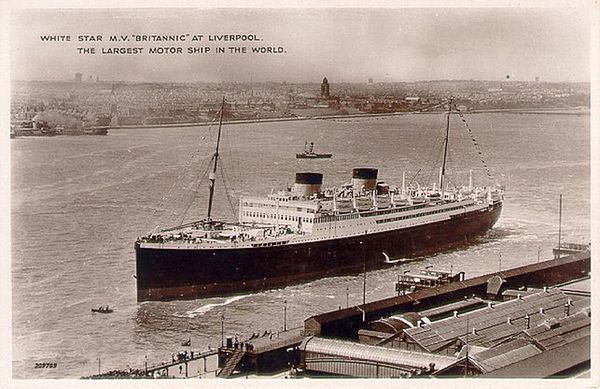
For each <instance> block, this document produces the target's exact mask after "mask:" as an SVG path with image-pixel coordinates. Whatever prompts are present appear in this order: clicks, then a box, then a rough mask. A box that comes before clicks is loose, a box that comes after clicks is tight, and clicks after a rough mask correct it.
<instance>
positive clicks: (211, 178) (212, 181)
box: [206, 96, 225, 222]
mask: <svg viewBox="0 0 600 389" xmlns="http://www.w3.org/2000/svg"><path fill="white" fill-rule="evenodd" d="M223 111H225V96H223V103H222V104H221V115H220V116H219V132H218V134H217V148H216V150H215V154H214V155H213V159H214V161H215V163H214V165H213V171H212V172H211V173H210V174H209V176H208V180H209V184H208V213H207V216H206V220H207V221H208V222H210V221H211V218H210V214H211V211H212V203H213V196H214V194H215V176H216V174H217V162H218V160H219V143H220V142H221V127H222V125H223Z"/></svg>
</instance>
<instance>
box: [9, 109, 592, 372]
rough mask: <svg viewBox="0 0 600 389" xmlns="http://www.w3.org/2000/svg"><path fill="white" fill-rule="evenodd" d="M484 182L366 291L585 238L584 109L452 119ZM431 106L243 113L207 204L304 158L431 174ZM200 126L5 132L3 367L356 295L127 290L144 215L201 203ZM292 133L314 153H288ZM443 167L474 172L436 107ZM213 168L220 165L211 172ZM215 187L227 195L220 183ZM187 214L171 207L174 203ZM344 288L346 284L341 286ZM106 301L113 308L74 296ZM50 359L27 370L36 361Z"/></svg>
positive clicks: (243, 327) (302, 310)
mask: <svg viewBox="0 0 600 389" xmlns="http://www.w3.org/2000/svg"><path fill="white" fill-rule="evenodd" d="M466 120H467V123H468V125H469V128H471V130H472V134H473V136H474V138H475V140H476V141H477V143H478V144H479V146H480V147H481V150H482V156H483V160H484V161H485V163H486V164H487V166H489V168H490V174H491V175H492V176H493V179H494V180H495V181H497V182H498V183H500V184H502V185H504V186H505V188H506V193H505V204H504V209H503V213H502V216H501V218H500V220H499V222H498V223H497V224H496V226H495V228H494V229H493V230H491V231H490V232H489V233H488V234H486V235H485V236H483V237H481V239H480V240H479V241H478V242H476V243H475V244H473V245H471V246H469V247H467V248H463V249H460V250H454V251H449V252H443V253H439V254H437V255H434V256H430V257H425V258H422V259H421V260H419V261H416V262H411V263H408V264H400V265H397V266H395V267H392V268H388V269H385V270H379V271H374V272H370V273H369V274H368V277H367V300H368V301H372V300H376V299H380V298H384V297H389V296H392V295H393V294H394V281H395V280H396V278H397V275H398V274H400V273H402V272H403V271H405V270H407V269H414V270H419V269H422V268H424V267H425V266H429V265H432V266H433V268H434V269H439V270H450V266H452V268H453V270H454V271H459V270H460V271H465V272H466V274H467V277H474V276H477V275H481V274H484V273H488V272H492V271H497V270H498V268H500V267H501V268H509V267H515V266H519V265H523V264H527V263H533V262H536V261H537V260H538V256H540V257H541V258H542V259H548V258H550V257H551V249H552V247H553V246H554V245H555V244H556V242H557V239H558V218H559V194H562V195H563V224H562V230H563V237H564V238H563V239H564V240H565V241H571V242H576V243H584V242H585V243H587V242H589V239H590V194H589V193H590V152H589V150H590V128H589V116H568V115H546V114H544V115H541V114H540V115H529V114H522V115H520V114H507V113H504V114H477V115H468V116H467V117H466ZM444 126H445V119H444V116H443V115H442V114H425V115H404V116H393V117H392V116H390V117H379V118H373V117H372V118H347V119H337V120H327V121H326V120H312V121H294V122H279V123H260V124H259V123H253V124H239V125H231V126H225V127H224V128H223V139H222V140H223V143H222V149H221V150H222V155H221V156H222V161H221V162H220V165H219V173H220V174H219V175H218V176H217V179H218V183H217V191H216V203H215V213H214V215H215V216H216V217H219V218H223V219H232V218H233V212H232V211H233V210H235V209H236V208H237V200H238V198H239V196H240V195H250V194H253V195H263V194H264V195H266V194H268V193H269V192H270V191H271V190H272V189H277V188H282V187H285V186H286V185H291V184H292V183H293V180H294V174H295V173H296V172H300V171H318V172H322V173H323V174H324V186H333V185H337V184H341V183H343V182H346V181H348V180H349V179H350V177H351V172H352V168H353V167H376V168H378V169H379V177H380V178H383V179H385V180H386V181H387V182H388V183H392V184H397V185H400V184H401V179H402V172H403V171H405V172H406V177H407V178H406V179H407V181H409V180H411V179H413V177H415V178H414V179H415V181H419V182H421V183H425V182H433V181H435V180H436V179H437V174H438V171H439V164H440V161H441V155H442V144H443V133H444ZM215 134H216V128H215V127H185V128H155V129H127V130H112V131H111V132H110V133H109V135H108V136H80V137H68V136H60V137H52V138H41V137H40V138H21V139H14V140H11V157H12V177H11V179H12V187H11V194H12V195H11V201H12V209H11V223H12V224H11V233H12V248H11V250H12V251H11V252H12V265H11V266H12V302H13V318H12V322H13V335H12V339H13V344H12V347H13V348H12V351H13V357H12V359H13V376H14V377H15V378H78V377H80V376H84V375H90V374H94V373H96V372H97V371H98V361H99V360H100V361H101V369H102V370H103V371H106V370H111V369H117V368H126V367H127V366H130V367H133V368H141V367H142V366H143V365H144V361H145V358H147V360H148V363H149V364H153V363H154V362H159V361H162V360H167V359H170V357H171V354H172V353H173V352H177V351H179V350H181V349H182V347H181V346H180V344H181V342H182V341H184V340H187V339H188V338H191V341H192V348H193V349H195V350H201V349H206V347H207V346H208V345H209V344H210V345H212V346H217V345H218V344H219V343H220V339H221V315H222V314H223V315H224V318H225V320H224V329H225V333H226V334H238V336H240V337H243V336H244V335H246V334H251V333H253V332H264V331H265V330H273V331H277V330H281V329H282V328H283V312H284V301H287V312H286V313H287V323H286V324H287V327H288V328H292V327H298V326H301V325H302V323H303V320H304V319H306V318H307V317H309V316H311V315H313V314H316V313H320V312H325V311H328V310H332V309H338V307H340V306H341V307H345V306H346V304H347V303H349V304H350V305H355V304H359V303H361V301H362V276H358V275H357V276H346V277H335V278H328V279H321V280H318V281H314V282H310V283H305V284H301V285H294V286H290V287H287V288H283V289H277V290H268V291H264V292H260V293H254V294H248V295H241V296H233V297H215V298H209V299H199V300H190V301H174V302H146V303H137V302H136V291H135V279H134V277H133V276H134V273H135V253H134V249H133V242H134V241H135V239H136V237H137V236H140V235H143V234H146V233H148V232H150V231H152V230H153V229H154V228H155V227H156V226H157V225H160V226H167V225H170V224H174V223H178V222H180V221H181V220H192V219H195V218H202V217H204V216H205V209H206V202H207V197H208V196H207V192H208V190H207V181H206V179H201V178H202V177H203V175H204V173H205V172H206V170H207V168H208V164H209V160H210V155H211V153H212V152H214V150H213V148H214V142H213V140H214V138H215ZM305 140H308V141H313V142H315V151H317V152H330V153H333V154H334V156H333V158H332V159H330V160H297V159H295V156H294V154H295V153H296V152H300V151H301V150H302V148H303V146H304V142H305ZM448 166H449V168H448V170H449V180H450V182H451V183H454V184H456V185H462V184H467V182H468V171H469V168H472V169H473V170H474V172H473V175H474V181H475V183H476V184H482V185H488V184H489V182H490V181H487V180H486V177H487V175H486V174H485V172H484V170H483V167H482V166H483V165H482V161H481V158H480V157H479V154H478V153H477V150H476V149H475V148H474V146H473V140H472V139H471V136H470V135H469V132H468V131H467V129H466V128H465V127H464V125H463V123H462V122H461V121H460V120H459V118H458V117H453V118H452V130H451V132H450V146H449V163H448ZM223 177H224V178H223ZM226 193H229V195H227V194H226ZM186 210H187V213H185V215H187V216H182V215H183V214H184V211H186ZM347 291H348V292H347ZM107 304H110V306H111V307H113V308H114V313H112V314H110V315H99V314H93V313H91V312H90V308H92V307H97V306H99V305H107ZM43 362H46V363H56V364H57V366H56V368H52V369H36V368H35V364H36V363H43Z"/></svg>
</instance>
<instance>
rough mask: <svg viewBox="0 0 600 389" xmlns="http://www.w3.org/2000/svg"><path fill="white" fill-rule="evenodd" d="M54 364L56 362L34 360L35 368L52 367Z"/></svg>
mask: <svg viewBox="0 0 600 389" xmlns="http://www.w3.org/2000/svg"><path fill="white" fill-rule="evenodd" d="M56 366H57V364H56V363H48V362H36V364H35V369H54V368H55V367H56Z"/></svg>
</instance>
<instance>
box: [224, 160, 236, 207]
mask: <svg viewBox="0 0 600 389" xmlns="http://www.w3.org/2000/svg"><path fill="white" fill-rule="evenodd" d="M220 172H221V178H222V179H223V188H224V189H225V197H227V202H228V203H229V207H230V208H231V214H232V215H233V217H234V218H235V216H236V212H235V210H236V208H235V206H234V205H233V199H232V197H231V195H230V189H229V187H230V184H229V179H228V178H227V177H226V176H225V171H224V170H223V166H222V165H221V166H220Z"/></svg>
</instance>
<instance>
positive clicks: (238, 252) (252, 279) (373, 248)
mask: <svg viewBox="0 0 600 389" xmlns="http://www.w3.org/2000/svg"><path fill="white" fill-rule="evenodd" d="M501 211H502V203H501V202H499V203H497V204H495V205H494V206H489V207H488V208H486V209H484V210H482V211H477V212H471V213H469V214H463V215H458V216H455V217H452V218H451V219H449V220H444V221H440V222H436V223H430V224H425V225H421V226H415V227H411V228H404V229H399V230H392V231H385V232H380V233H374V234H365V235H359V236H354V237H344V238H339V239H330V240H323V241H316V242H314V241H313V242H304V243H298V244H289V245H284V246H271V247H255V248H231V249H215V250H213V249H166V248H157V247H141V246H140V245H139V244H136V279H137V299H138V301H159V300H180V299H193V298H202V297H211V296H225V295H231V294H238V293H246V292H253V291H258V290H264V289H269V288H274V287H283V286H287V285H292V284H297V283H300V282H304V281H310V280H315V279H319V278H323V277H332V276H341V275H348V274H357V273H360V272H362V271H363V270H364V269H365V268H366V270H367V271H368V270H375V269H380V268H384V267H389V266H391V265H390V264H389V263H386V258H385V256H384V255H383V254H382V253H383V252H385V253H386V254H387V255H388V256H389V258H392V259H394V258H410V257H416V256H422V255H427V254H431V253H434V252H439V251H440V250H444V249H448V248H451V247H457V246H463V245H465V244H468V243H469V241H471V240H472V239H473V238H475V237H476V236H478V235H481V234H483V233H485V232H486V231H487V230H489V229H490V228H492V227H493V225H494V224H495V223H496V221H497V220H498V218H499V217H500V213H501Z"/></svg>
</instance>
